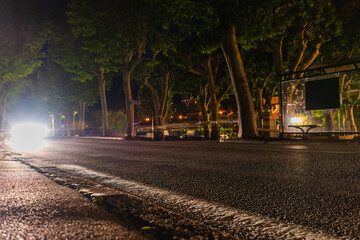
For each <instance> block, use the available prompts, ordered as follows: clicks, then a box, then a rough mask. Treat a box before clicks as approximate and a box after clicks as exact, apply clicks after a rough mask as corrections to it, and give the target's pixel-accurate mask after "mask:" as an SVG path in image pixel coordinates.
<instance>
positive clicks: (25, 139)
mask: <svg viewBox="0 0 360 240" xmlns="http://www.w3.org/2000/svg"><path fill="white" fill-rule="evenodd" d="M48 133H49V129H48V128H47V127H46V126H45V125H43V124H40V123H22V124H18V125H15V126H13V127H12V129H11V141H10V144H11V146H12V147H13V148H14V149H15V150H18V151H24V152H33V151H38V150H40V149H41V148H42V147H44V146H45V141H44V137H46V136H47V134H48Z"/></svg>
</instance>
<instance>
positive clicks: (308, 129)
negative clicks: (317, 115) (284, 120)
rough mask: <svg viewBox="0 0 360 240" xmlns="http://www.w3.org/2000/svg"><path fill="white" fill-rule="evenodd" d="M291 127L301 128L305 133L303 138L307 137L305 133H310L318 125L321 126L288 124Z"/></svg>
mask: <svg viewBox="0 0 360 240" xmlns="http://www.w3.org/2000/svg"><path fill="white" fill-rule="evenodd" d="M288 126H289V127H292V128H296V129H300V130H301V132H302V133H303V139H305V135H306V134H307V133H309V131H310V130H311V129H313V128H316V127H321V125H320V124H302V125H288Z"/></svg>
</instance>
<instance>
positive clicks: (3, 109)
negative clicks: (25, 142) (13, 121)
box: [0, 99, 7, 131]
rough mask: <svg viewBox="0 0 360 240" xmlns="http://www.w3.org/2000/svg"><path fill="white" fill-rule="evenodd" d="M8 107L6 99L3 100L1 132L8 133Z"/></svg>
mask: <svg viewBox="0 0 360 240" xmlns="http://www.w3.org/2000/svg"><path fill="white" fill-rule="evenodd" d="M6 107H7V102H6V99H3V101H2V103H1V123H0V124H1V126H0V127H1V128H0V130H1V131H6V130H7V129H6V126H5V125H6Z"/></svg>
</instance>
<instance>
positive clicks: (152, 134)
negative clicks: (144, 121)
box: [151, 116, 154, 140]
mask: <svg viewBox="0 0 360 240" xmlns="http://www.w3.org/2000/svg"><path fill="white" fill-rule="evenodd" d="M151 139H152V140H154V117H153V116H151Z"/></svg>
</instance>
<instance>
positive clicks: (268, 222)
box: [58, 165, 337, 240]
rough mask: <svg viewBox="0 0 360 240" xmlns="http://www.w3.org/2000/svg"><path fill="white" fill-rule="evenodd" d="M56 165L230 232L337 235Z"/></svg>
mask: <svg viewBox="0 0 360 240" xmlns="http://www.w3.org/2000/svg"><path fill="white" fill-rule="evenodd" d="M58 168H60V169H63V170H66V171H68V172H71V173H73V174H75V175H78V176H82V177H85V178H88V179H91V180H93V181H96V182H98V183H102V184H105V185H110V186H113V187H115V188H116V189H118V190H121V191H124V192H127V193H130V194H133V195H136V196H139V197H141V198H144V199H147V200H150V201H154V202H157V203H160V205H161V206H163V207H165V208H168V209H171V210H174V211H176V212H185V214H186V215H187V216H196V218H197V219H199V220H200V221H203V222H205V223H208V224H211V225H213V226H218V227H219V228H220V229H226V230H227V231H229V232H230V233H233V234H237V235H242V234H244V232H247V233H250V234H251V235H252V236H253V237H255V238H263V237H264V236H265V237H267V238H273V239H324V240H325V239H337V238H336V237H334V236H332V235H329V234H326V233H324V232H322V231H316V232H315V231H314V230H311V229H310V228H309V227H306V226H302V225H297V224H293V223H287V222H282V221H280V220H278V219H273V218H270V217H266V216H262V215H260V214H253V213H251V212H248V211H241V210H239V209H236V208H232V207H226V206H224V205H221V204H218V203H211V202H208V201H205V200H202V199H198V198H195V197H191V196H188V195H185V194H179V193H176V192H173V191H167V190H163V189H160V188H156V187H151V186H147V185H144V184H141V183H137V182H134V181H129V180H124V179H122V178H119V177H116V176H112V175H109V174H105V173H100V172H96V171H93V170H91V169H88V168H85V167H82V166H78V165H59V166H58Z"/></svg>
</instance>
